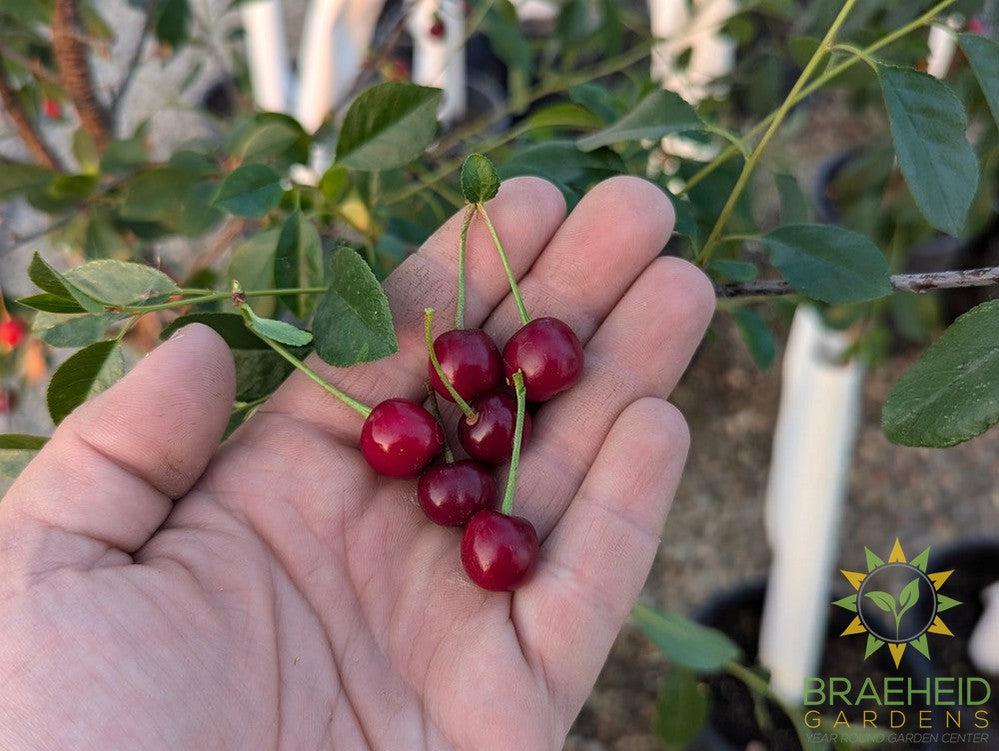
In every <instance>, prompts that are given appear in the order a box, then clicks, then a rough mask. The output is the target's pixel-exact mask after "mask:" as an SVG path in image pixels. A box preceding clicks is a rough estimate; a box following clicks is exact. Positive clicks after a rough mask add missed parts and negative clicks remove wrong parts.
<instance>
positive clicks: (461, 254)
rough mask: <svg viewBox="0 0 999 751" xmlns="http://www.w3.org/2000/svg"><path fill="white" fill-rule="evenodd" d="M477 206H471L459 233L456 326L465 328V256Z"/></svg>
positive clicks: (455, 306) (455, 307)
mask: <svg viewBox="0 0 999 751" xmlns="http://www.w3.org/2000/svg"><path fill="white" fill-rule="evenodd" d="M473 216H475V207H474V206H469V207H468V211H467V212H465V218H464V219H462V221H461V232H460V233H459V234H458V299H457V301H456V302H455V305H454V327H455V328H456V329H463V328H465V256H466V255H467V254H468V228H469V227H470V226H471V225H472V217H473Z"/></svg>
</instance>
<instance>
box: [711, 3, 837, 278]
mask: <svg viewBox="0 0 999 751" xmlns="http://www.w3.org/2000/svg"><path fill="white" fill-rule="evenodd" d="M856 4H857V0H846V1H845V2H844V3H843V7H842V8H840V11H839V13H838V14H837V16H836V19H835V20H834V21H833V22H832V25H831V26H830V27H829V30H828V31H826V35H825V36H824V37H823V38H822V42H821V43H820V44H819V47H818V49H816V50H815V53H814V54H813V55H812V59H811V60H809V61H808V64H807V65H806V66H805V69H804V70H803V71H801V75H800V76H798V80H797V81H795V84H794V86H792V87H791V91H790V92H788V95H787V97H786V98H785V99H784V103H783V104H782V105H781V106H780V107H778V108H777V112H776V113H775V114H774V117H773V120H771V121H770V125H769V126H768V127H767V130H766V132H765V133H764V134H763V137H762V138H761V139H760V142H759V143H758V144H756V148H754V149H753V151H752V152H751V153H750V155H749V157H748V158H747V159H746V163H745V164H744V165H743V167H742V172H741V173H740V174H739V179H738V180H737V181H736V183H735V187H734V188H732V192H731V193H730V194H729V196H728V200H727V201H726V202H725V206H724V207H723V208H722V210H721V213H720V214H719V215H718V220H717V221H716V222H715V226H714V228H713V229H712V230H711V234H710V235H708V239H707V242H705V243H704V247H703V248H702V249H701V252H700V255H699V258H698V262H699V263H700V265H701V266H705V265H707V263H708V261H710V260H711V256H712V255H713V254H714V252H715V248H717V247H718V240H719V239H720V238H721V236H722V234H723V233H724V232H725V226H726V225H727V224H728V221H729V219H730V218H731V216H732V212H733V211H734V210H735V207H736V204H737V203H738V202H739V199H740V198H741V197H742V193H743V191H744V190H745V189H746V186H747V185H748V184H749V178H750V177H752V175H753V171H754V170H755V169H756V165H757V164H759V161H760V159H761V158H762V157H763V152H765V151H766V149H767V146H769V145H770V141H771V140H772V139H773V137H774V136H775V135H776V134H777V131H778V129H779V128H780V126H781V125H782V124H783V123H784V118H785V117H787V113H788V112H790V111H791V107H792V106H794V100H795V97H797V96H798V94H800V93H801V91H802V90H803V89H804V88H805V86H806V85H807V84H808V80H809V79H810V78H811V77H812V74H813V73H814V72H815V70H816V69H817V68H818V67H819V63H821V62H822V60H823V59H824V58H825V56H826V55H827V54H828V53H829V49H830V47H831V46H832V44H833V42H834V40H835V39H836V35H837V34H838V33H839V30H840V29H841V28H842V27H843V24H844V23H846V19H847V16H849V15H850V11H851V10H853V6H854V5H856Z"/></svg>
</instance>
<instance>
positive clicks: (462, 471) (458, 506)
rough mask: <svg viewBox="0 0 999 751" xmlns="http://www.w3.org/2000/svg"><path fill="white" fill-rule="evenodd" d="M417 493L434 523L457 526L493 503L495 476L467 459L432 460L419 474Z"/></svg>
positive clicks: (494, 503)
mask: <svg viewBox="0 0 999 751" xmlns="http://www.w3.org/2000/svg"><path fill="white" fill-rule="evenodd" d="M416 497H417V499H419V501H420V506H421V507H422V508H423V511H424V512H425V513H426V515H427V518H428V519H430V521H432V522H434V524H440V525H441V526H442V527H460V526H462V525H463V524H465V523H466V522H467V521H468V520H469V519H471V518H472V515H473V514H475V513H476V512H477V511H482V510H483V509H491V508H493V507H495V506H496V478H495V477H493V475H492V472H490V471H489V469H488V468H487V467H484V466H483V465H481V464H479V463H478V462H473V461H472V460H470V459H466V460H464V461H460V462H455V463H454V464H435V465H434V466H433V467H430V468H429V469H428V470H427V471H426V472H424V473H423V474H422V475H420V481H419V482H418V483H417V485H416Z"/></svg>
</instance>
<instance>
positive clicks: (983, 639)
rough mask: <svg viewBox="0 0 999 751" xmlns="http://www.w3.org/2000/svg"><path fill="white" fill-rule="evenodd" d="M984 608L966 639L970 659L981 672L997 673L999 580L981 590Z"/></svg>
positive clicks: (998, 672) (998, 667) (998, 673)
mask: <svg viewBox="0 0 999 751" xmlns="http://www.w3.org/2000/svg"><path fill="white" fill-rule="evenodd" d="M982 601H983V603H984V605H985V610H984V612H983V613H982V617H981V619H979V621H978V623H977V624H976V625H975V630H974V631H973V632H972V633H971V639H970V640H969V641H968V654H969V655H970V656H971V661H972V663H973V664H974V665H975V667H976V668H978V669H979V670H980V671H982V672H983V673H988V674H991V675H999V582H997V583H995V584H993V585H992V586H991V587H987V588H986V589H985V590H984V591H983V592H982Z"/></svg>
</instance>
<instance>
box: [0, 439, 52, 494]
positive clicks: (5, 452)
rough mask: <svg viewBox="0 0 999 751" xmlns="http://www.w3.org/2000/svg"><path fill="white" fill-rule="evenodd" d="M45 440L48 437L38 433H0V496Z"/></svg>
mask: <svg viewBox="0 0 999 751" xmlns="http://www.w3.org/2000/svg"><path fill="white" fill-rule="evenodd" d="M46 441H48V438H45V437H44V436H38V435H23V434H20V433H6V434H3V435H0V496H2V495H3V494H4V493H6V492H7V489H8V488H9V487H10V486H11V485H12V484H13V483H14V480H16V479H17V476H18V475H19V474H21V471H22V470H23V469H24V468H25V467H26V466H28V462H30V461H31V460H32V459H34V458H35V455H36V454H37V453H38V452H39V450H41V448H42V447H43V446H44V445H45V443H46Z"/></svg>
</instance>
